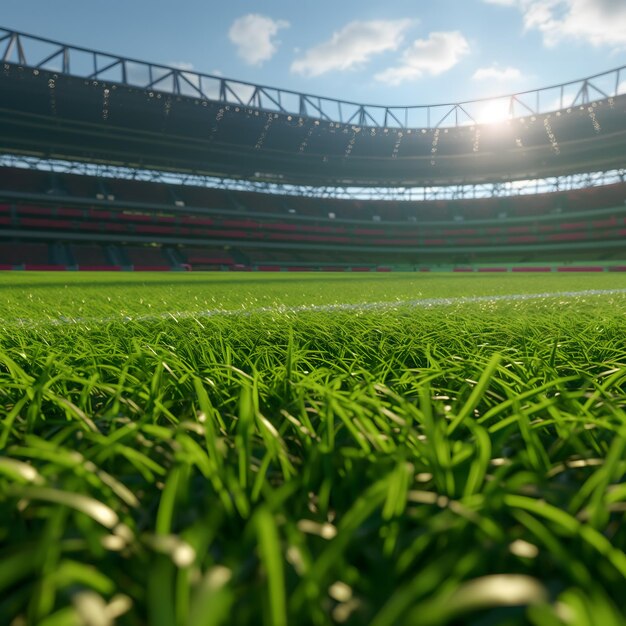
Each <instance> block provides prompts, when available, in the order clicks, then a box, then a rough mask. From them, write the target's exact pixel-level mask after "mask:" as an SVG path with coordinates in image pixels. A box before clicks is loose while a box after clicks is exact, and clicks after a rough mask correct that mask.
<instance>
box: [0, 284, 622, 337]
mask: <svg viewBox="0 0 626 626" xmlns="http://www.w3.org/2000/svg"><path fill="white" fill-rule="evenodd" d="M619 294H626V289H586V290H584V291H556V292H547V293H515V294H506V295H492V296H460V297H455V298H418V299H412V300H393V301H386V302H358V303H342V304H302V305H299V306H283V305H279V306H275V307H273V306H272V307H256V308H253V309H208V310H204V311H176V312H173V313H172V312H166V313H156V314H152V315H136V316H130V315H123V316H107V317H64V316H61V317H57V318H48V319H45V320H33V319H27V318H16V319H14V320H7V319H0V327H7V326H12V327H14V326H20V327H25V326H28V327H30V328H33V327H42V326H65V325H77V324H84V325H89V324H94V325H100V324H110V323H115V322H122V323H130V322H156V321H160V320H167V319H172V320H174V321H176V322H178V321H180V320H187V319H196V320H199V319H204V318H211V317H250V316H252V315H258V314H264V313H265V314H266V313H272V314H278V315H285V314H292V313H310V312H336V311H357V312H361V311H385V310H393V309H397V308H411V307H415V308H422V309H430V308H434V307H445V306H452V305H455V304H458V305H463V304H473V303H479V302H514V301H524V300H543V299H546V300H547V299H555V298H580V297H587V296H609V295H619Z"/></svg>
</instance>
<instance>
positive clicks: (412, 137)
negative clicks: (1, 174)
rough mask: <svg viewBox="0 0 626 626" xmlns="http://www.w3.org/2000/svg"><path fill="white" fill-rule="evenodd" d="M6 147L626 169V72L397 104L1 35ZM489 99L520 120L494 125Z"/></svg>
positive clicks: (504, 173)
mask: <svg viewBox="0 0 626 626" xmlns="http://www.w3.org/2000/svg"><path fill="white" fill-rule="evenodd" d="M0 55H1V56H2V60H3V66H2V71H1V72H0V151H1V152H4V153H12V154H23V155H32V156H38V157H42V158H60V159H65V160H70V161H83V162H91V163H103V164H114V165H118V166H125V167H132V168H146V169H154V170H161V171H169V172H177V173H190V174H202V175H209V176H216V177H220V178H224V177H227V178H239V179H244V180H259V181H266V182H274V183H285V184H292V185H311V186H328V185H330V186H373V187H412V186H419V187H428V186H441V185H457V186H458V185H466V184H469V185H481V184H499V183H503V182H506V181H513V180H524V179H539V178H545V177H551V176H560V175H570V174H576V173H583V172H588V171H599V170H610V169H616V168H621V167H623V166H624V155H625V154H626V95H625V94H621V93H619V89H620V84H621V78H622V77H623V75H624V74H625V73H626V67H621V68H618V69H616V70H612V71H610V72H606V73H604V74H598V75H596V76H593V77H590V78H586V79H582V80H580V81H574V82H569V83H563V84H561V85H556V86H553V87H549V88H545V89H539V90H534V91H529V92H523V93H517V94H512V95H508V96H505V97H502V98H494V99H490V100H476V101H471V102H461V103H453V104H445V105H429V106H414V107H389V106H387V107H385V106H376V105H362V104H357V103H352V102H345V101H340V100H335V99H331V98H321V97H317V96H311V95H309V94H300V93H296V92H292V91H287V90H280V89H275V88H270V87H265V86H261V85H252V84H249V83H242V82H238V81H232V80H229V79H225V78H221V77H214V76H208V75H202V74H198V73H195V72H189V71H186V70H182V69H177V68H171V67H165V66H161V65H156V64H151V63H144V62H141V61H136V60H133V59H126V58H123V57H119V56H116V55H111V54H108V53H101V52H98V51H94V50H88V49H85V48H77V47H73V46H68V45H65V44H62V43H58V42H54V41H50V40H46V39H42V38H38V37H33V36H30V35H25V34H23V33H18V32H16V31H11V30H6V29H0ZM486 102H489V103H492V102H495V103H498V102H500V103H504V106H505V107H506V112H507V114H508V115H507V119H506V120H505V121H503V122H502V123H500V124H480V123H477V120H479V119H480V118H479V113H480V110H481V107H483V106H484V105H485V103H486Z"/></svg>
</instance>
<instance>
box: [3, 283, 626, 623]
mask: <svg viewBox="0 0 626 626" xmlns="http://www.w3.org/2000/svg"><path fill="white" fill-rule="evenodd" d="M625 314H626V277H624V276H621V275H619V274H609V273H602V274H549V275H514V274H507V275H501V274H500V275H495V274H494V275H453V274H448V275H443V274H419V275H416V274H382V273H381V274H356V273H355V274H349V273H341V274H319V273H302V274H287V273H275V274H274V273H273V274H260V273H248V272H246V273H220V274H188V273H184V274H183V273H181V274H163V273H159V274H131V273H128V274H126V273H123V274H122V273H115V274H113V273H111V274H97V275H88V274H81V273H59V274H47V273H46V274H38V273H16V272H13V273H3V274H0V422H1V424H2V427H1V429H0V537H1V540H0V623H3V624H4V623H6V624H15V625H17V626H20V625H22V624H31V623H32V624H42V625H43V626H59V625H62V626H64V625H66V624H68V625H70V624H88V625H91V624H94V625H95V624H97V625H99V624H103V625H112V624H129V625H133V626H134V625H142V624H150V625H155V626H172V625H174V626H211V625H218V624H224V625H226V624H237V625H239V624H241V625H248V624H249V625H256V624H263V625H266V626H270V625H271V626H280V625H284V624H297V625H303V624H314V625H316V626H318V625H319V626H326V625H330V624H368V625H373V626H391V625H396V624H407V625H411V624H415V625H418V624H419V625H433V626H434V625H443V624H459V623H463V624H475V625H476V626H478V625H481V626H483V625H484V626H486V625H488V624H511V625H513V624H520V625H521V624H528V623H530V624H534V625H536V626H543V625H546V624H547V625H555V626H557V625H563V626H567V625H574V626H586V625H592V624H603V625H608V626H611V625H615V626H617V625H618V624H622V623H623V622H624V616H625V615H626V600H625V599H624V594H623V588H624V582H625V577H626V553H625V551H626V524H624V513H625V512H626V486H625V485H624V481H623V478H624V474H625V473H626V461H625V460H624V453H625V447H626V394H625V389H626V339H625V338H626V317H625ZM98 620H100V621H98Z"/></svg>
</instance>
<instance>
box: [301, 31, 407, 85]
mask: <svg viewBox="0 0 626 626" xmlns="http://www.w3.org/2000/svg"><path fill="white" fill-rule="evenodd" d="M412 23H413V22H412V20H408V19H405V20H372V21H368V22H362V21H354V22H350V23H348V24H346V26H344V27H343V28H342V29H341V30H338V31H336V32H334V33H333V35H332V37H331V38H330V39H329V40H328V41H324V42H323V43H320V44H318V45H317V46H314V47H312V48H309V49H308V50H306V51H305V52H304V54H303V55H302V56H301V57H300V58H298V59H296V60H295V61H294V62H293V63H292V64H291V71H292V72H294V73H296V74H304V75H305V76H320V75H321V74H325V73H326V72H330V71H331V70H348V69H351V68H354V67H356V66H359V65H362V64H364V63H366V62H367V61H369V60H370V58H371V57H372V56H374V55H376V54H380V53H382V52H386V51H388V50H397V49H398V47H399V46H400V44H401V43H402V41H403V39H404V33H405V32H406V30H407V28H409V26H410V25H411V24H412Z"/></svg>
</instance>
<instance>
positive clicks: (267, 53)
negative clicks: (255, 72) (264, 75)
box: [228, 13, 289, 65]
mask: <svg viewBox="0 0 626 626" xmlns="http://www.w3.org/2000/svg"><path fill="white" fill-rule="evenodd" d="M288 26H289V22H286V21H285V20H273V19H272V18H271V17H267V16H265V15H259V14H258V13H249V14H248V15H243V16H242V17H238V18H237V19H236V20H235V21H234V22H233V23H232V25H231V27H230V30H229V31H228V38H229V39H230V40H231V42H232V43H234V44H235V46H237V54H238V55H239V56H240V57H241V58H242V59H243V60H244V61H245V62H246V63H248V64H249V65H261V64H262V63H263V62H264V61H268V60H269V59H271V58H272V57H273V56H274V54H275V52H276V50H277V49H278V43H279V42H277V41H276V35H277V33H278V31H279V30H280V29H281V28H287V27H288Z"/></svg>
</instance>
